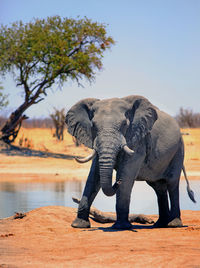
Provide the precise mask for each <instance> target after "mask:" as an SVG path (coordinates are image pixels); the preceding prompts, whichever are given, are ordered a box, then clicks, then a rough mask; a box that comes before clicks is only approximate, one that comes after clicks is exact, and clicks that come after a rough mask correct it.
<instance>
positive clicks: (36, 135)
mask: <svg viewBox="0 0 200 268" xmlns="http://www.w3.org/2000/svg"><path fill="white" fill-rule="evenodd" d="M54 132H55V130H53V129H49V128H33V129H31V128H30V129H27V128H22V129H21V131H20V133H19V135H18V137H17V139H16V140H15V143H14V145H17V146H20V145H22V146H23V147H29V148H31V149H35V150H41V151H47V152H54V153H63V154H71V155H77V154H81V155H82V154H83V155H85V154H87V153H88V152H89V149H88V148H86V147H85V146H82V145H81V146H79V147H76V146H75V144H74V141H73V139H72V136H71V135H70V134H68V132H67V131H66V130H65V131H64V140H63V141H59V140H57V139H56V137H54ZM22 141H23V142H22Z"/></svg>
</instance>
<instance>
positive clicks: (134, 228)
mask: <svg viewBox="0 0 200 268" xmlns="http://www.w3.org/2000/svg"><path fill="white" fill-rule="evenodd" d="M186 227H188V225H183V226H181V227H176V228H186ZM168 228H170V227H166V228H162V229H168ZM171 228H173V227H171ZM171 228H170V229H171ZM152 229H158V228H156V227H154V225H153V224H152V225H143V224H138V225H133V226H132V228H131V229H126V230H123V229H113V228H112V226H110V227H91V228H90V229H87V230H82V231H90V232H93V231H98V230H100V231H103V232H105V233H114V232H123V231H131V232H138V230H152Z"/></svg>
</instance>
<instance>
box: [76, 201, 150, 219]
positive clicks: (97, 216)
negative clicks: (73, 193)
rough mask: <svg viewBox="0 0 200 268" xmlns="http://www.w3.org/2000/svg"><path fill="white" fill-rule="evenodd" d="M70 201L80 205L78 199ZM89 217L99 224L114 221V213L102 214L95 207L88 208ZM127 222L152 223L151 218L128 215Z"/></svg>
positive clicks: (142, 215) (141, 215) (140, 215)
mask: <svg viewBox="0 0 200 268" xmlns="http://www.w3.org/2000/svg"><path fill="white" fill-rule="evenodd" d="M72 200H73V201H74V202H75V203H77V204H79V203H80V199H78V198H76V197H72ZM90 215H91V216H93V217H94V220H95V221H97V222H99V223H111V222H115V221H116V213H112V212H102V211H100V210H98V209H97V208H95V207H90ZM129 221H130V222H137V223H142V224H147V223H149V224H153V223H154V221H153V220H152V219H151V218H149V217H147V216H145V215H144V214H129Z"/></svg>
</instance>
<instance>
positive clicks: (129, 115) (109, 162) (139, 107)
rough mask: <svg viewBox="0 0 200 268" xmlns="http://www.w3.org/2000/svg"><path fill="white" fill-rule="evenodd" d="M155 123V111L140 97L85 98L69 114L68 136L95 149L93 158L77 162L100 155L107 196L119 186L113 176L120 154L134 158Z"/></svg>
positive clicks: (67, 122)
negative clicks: (70, 135)
mask: <svg viewBox="0 0 200 268" xmlns="http://www.w3.org/2000/svg"><path fill="white" fill-rule="evenodd" d="M156 120H157V113H156V108H155V107H154V106H153V105H152V104H151V103H150V102H149V101H148V100H147V99H145V98H143V97H140V96H129V97H125V98H121V99H119V98H115V99H107V100H101V101H100V100H98V99H84V100H82V101H80V102H78V103H77V104H75V105H74V106H73V107H72V108H71V109H70V110H69V111H68V113H67V116H66V124H67V126H68V131H69V133H70V134H72V135H73V136H74V137H76V139H78V141H79V142H81V143H83V144H84V145H86V146H87V147H89V148H92V149H93V153H92V154H91V155H90V156H88V157H86V158H85V159H77V160H78V161H79V162H86V161H89V160H90V159H92V158H93V157H94V156H95V155H96V154H97V155H98V159H99V172H100V183H101V187H102V190H103V192H104V193H105V194H106V195H108V196H111V195H114V194H115V193H116V190H117V188H118V184H117V183H115V184H114V186H112V173H113V168H114V166H115V163H116V159H117V156H118V154H119V152H121V150H124V151H125V153H127V154H129V155H132V154H133V153H134V149H135V148H137V146H138V144H139V143H140V140H141V139H142V138H144V137H145V136H146V135H147V133H148V132H149V131H150V130H151V128H152V126H153V124H154V122H155V121H156Z"/></svg>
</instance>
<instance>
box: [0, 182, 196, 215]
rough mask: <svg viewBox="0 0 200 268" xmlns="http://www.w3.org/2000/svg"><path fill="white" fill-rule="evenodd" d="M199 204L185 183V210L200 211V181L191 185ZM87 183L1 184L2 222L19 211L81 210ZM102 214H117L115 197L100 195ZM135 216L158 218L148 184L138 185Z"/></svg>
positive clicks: (182, 194) (133, 205) (182, 200)
mask: <svg viewBox="0 0 200 268" xmlns="http://www.w3.org/2000/svg"><path fill="white" fill-rule="evenodd" d="M190 185H191V188H192V189H193V191H194V192H195V198H196V201H197V203H196V204H194V203H193V202H192V201H191V200H190V199H189V197H188V195H187V191H186V183H185V181H181V184H180V204H181V209H190V210H200V180H195V181H192V180H191V181H190ZM84 186H85V182H75V181H67V182H51V183H11V182H2V183H0V218H4V217H9V216H11V215H13V214H14V213H15V212H16V211H22V212H27V211H30V210H32V209H35V208H38V207H42V206H51V205H56V206H69V207H77V205H76V204H75V203H74V202H73V201H72V196H75V197H77V198H80V197H81V194H82V191H83V188H84ZM93 205H94V206H96V207H97V208H98V209H100V210H102V211H115V196H114V197H106V196H105V195H104V194H103V193H102V191H100V192H99V193H98V195H97V197H96V199H95V201H94V203H93ZM130 212H131V213H133V212H134V213H144V214H157V213H158V209H157V201H156V195H155V193H154V191H153V190H152V189H151V187H150V186H148V185H147V184H146V183H145V182H136V183H135V185H134V188H133V191H132V199H131V207H130Z"/></svg>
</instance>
